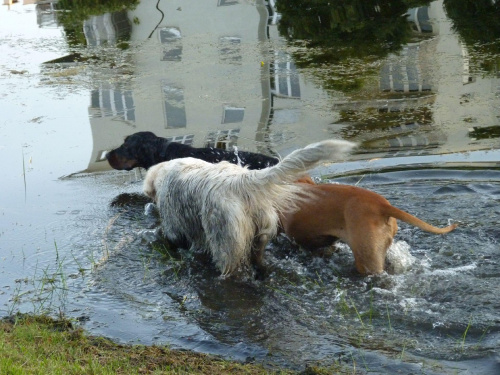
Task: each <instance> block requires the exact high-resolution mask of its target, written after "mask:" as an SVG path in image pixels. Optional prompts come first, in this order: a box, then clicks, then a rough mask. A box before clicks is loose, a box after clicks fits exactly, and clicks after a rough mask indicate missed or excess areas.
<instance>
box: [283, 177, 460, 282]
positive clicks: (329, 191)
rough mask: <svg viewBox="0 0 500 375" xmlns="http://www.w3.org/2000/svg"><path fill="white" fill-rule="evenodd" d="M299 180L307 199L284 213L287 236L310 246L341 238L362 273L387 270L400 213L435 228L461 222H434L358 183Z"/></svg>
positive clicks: (437, 231) (431, 229)
mask: <svg viewBox="0 0 500 375" xmlns="http://www.w3.org/2000/svg"><path fill="white" fill-rule="evenodd" d="M306 182H307V181H306ZM300 185H302V187H303V191H302V194H303V196H305V197H308V199H307V200H304V199H302V200H297V206H298V210H296V211H294V212H283V213H282V215H281V225H282V228H283V230H284V231H285V233H286V234H287V236H288V237H290V238H292V239H293V240H295V242H296V243H297V244H299V245H300V246H302V247H303V248H305V249H310V250H314V249H319V248H323V247H327V246H330V245H332V244H333V243H334V242H335V241H337V240H339V239H340V240H342V241H343V242H345V243H347V244H348V245H349V247H350V248H351V250H352V252H353V255H354V260H355V265H356V269H357V270H358V271H359V272H360V273H361V274H377V273H380V272H382V271H384V264H385V258H386V254H387V249H388V248H389V246H390V245H391V243H392V241H393V238H394V235H395V234H396V232H397V230H398V225H397V222H396V219H398V220H402V221H404V222H406V223H409V224H412V225H415V226H417V227H418V228H420V229H422V230H425V231H427V232H430V233H435V234H444V233H448V232H450V231H452V230H453V229H455V228H456V227H457V225H456V224H452V225H449V226H447V227H445V228H437V227H434V226H432V225H430V224H428V223H426V222H424V221H422V220H420V219H418V218H416V217H415V216H412V215H410V214H408V213H406V212H404V211H402V210H400V209H398V208H396V207H394V206H392V205H391V204H390V203H389V202H388V201H387V199H385V198H384V197H382V196H381V195H379V194H377V193H374V192H372V191H369V190H366V189H362V188H359V187H356V186H349V185H339V184H320V185H311V184H300Z"/></svg>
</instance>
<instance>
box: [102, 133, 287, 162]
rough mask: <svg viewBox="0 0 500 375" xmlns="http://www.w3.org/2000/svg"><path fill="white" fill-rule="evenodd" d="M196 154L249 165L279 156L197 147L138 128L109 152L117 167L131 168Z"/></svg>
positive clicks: (215, 160)
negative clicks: (140, 130)
mask: <svg viewBox="0 0 500 375" xmlns="http://www.w3.org/2000/svg"><path fill="white" fill-rule="evenodd" d="M186 157H193V158H197V159H202V160H205V161H207V162H209V163H218V162H220V161H223V160H225V161H228V162H230V163H233V164H238V163H239V164H240V165H242V166H246V167H248V168H249V169H263V168H267V167H270V166H273V165H275V164H277V163H278V162H279V160H278V159H277V158H274V157H271V156H266V155H262V154H257V153H254V152H247V151H238V152H236V151H228V150H223V149H218V148H212V147H206V148H195V147H192V146H188V145H184V144H182V143H176V142H171V141H169V140H168V139H166V138H162V137H157V136H156V135H155V134H154V133H152V132H139V133H134V134H132V135H129V136H128V137H126V138H125V141H124V142H123V144H122V145H121V146H120V147H118V148H116V149H114V150H111V151H110V152H108V153H107V154H106V159H108V162H109V165H111V166H112V167H113V168H114V169H118V170H127V171H130V170H131V169H134V168H136V167H142V168H145V169H149V167H151V166H153V165H155V164H158V163H161V162H163V161H169V160H172V159H178V158H186Z"/></svg>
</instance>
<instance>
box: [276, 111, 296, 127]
mask: <svg viewBox="0 0 500 375" xmlns="http://www.w3.org/2000/svg"><path fill="white" fill-rule="evenodd" d="M299 119H300V109H298V108H284V109H275V110H273V124H280V125H281V124H295V123H297V122H299Z"/></svg>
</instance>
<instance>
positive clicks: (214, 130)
mask: <svg viewBox="0 0 500 375" xmlns="http://www.w3.org/2000/svg"><path fill="white" fill-rule="evenodd" d="M160 8H161V11H162V12H163V14H164V18H162V14H161V13H159V12H158V10H156V9H155V7H152V6H150V4H145V2H141V3H140V4H139V6H138V7H137V8H136V9H134V10H133V11H129V12H128V14H127V18H128V19H129V20H135V21H134V22H133V23H130V22H129V23H128V25H131V33H130V39H131V41H132V42H139V43H141V48H140V49H137V53H135V52H134V53H133V54H132V61H131V64H132V65H133V66H134V73H133V79H132V81H131V83H130V84H126V85H123V84H112V85H104V84H100V86H99V87H98V88H96V89H94V90H93V91H92V102H91V105H90V106H89V112H90V114H91V118H90V121H91V128H92V134H93V139H94V150H93V152H92V158H91V162H90V164H89V171H93V170H101V169H107V168H109V166H108V165H107V163H106V162H103V161H101V160H102V155H104V154H105V151H106V150H109V149H111V148H113V147H117V146H119V145H120V144H121V143H122V141H123V138H124V137H125V136H126V135H129V134H131V133H134V132H137V131H142V130H149V131H153V132H154V133H156V134H157V135H158V136H162V137H166V138H171V139H173V140H175V141H178V142H183V143H188V144H192V145H193V146H196V147H202V146H212V147H221V148H231V147H232V146H238V148H239V149H243V150H244V149H248V150H253V151H255V150H256V148H257V146H256V143H255V140H256V134H259V131H260V128H261V127H264V126H265V125H266V124H267V118H268V116H269V111H270V108H269V92H270V89H269V79H268V76H267V75H265V76H266V80H265V82H266V85H263V83H262V76H263V75H264V72H265V69H266V68H267V67H266V66H264V64H262V63H261V61H264V60H265V57H264V55H263V53H265V54H267V52H268V50H267V47H265V46H263V47H258V48H256V47H255V46H259V43H258V42H259V40H260V41H263V40H265V39H266V33H265V27H266V22H267V12H266V11H265V8H264V6H257V7H256V6H255V5H251V4H248V3H246V2H244V1H237V0H231V1H228V0H219V1H218V2H216V3H213V2H206V1H199V2H197V4H196V5H193V6H189V7H182V9H181V8H179V6H178V5H175V3H174V2H168V3H165V2H163V3H160ZM113 20H117V18H116V16H110V15H107V16H100V17H99V18H96V17H92V18H91V19H89V20H88V21H86V23H85V27H86V32H85V35H86V37H87V38H88V44H89V45H99V44H100V43H99V41H100V40H107V41H110V42H112V41H113V40H114V39H116V35H117V33H118V30H119V27H120V25H122V24H125V22H115V21H113ZM137 20H138V21H139V22H136V21H137ZM200 20H205V21H206V22H200ZM152 30H154V31H153V32H152ZM292 70H293V63H292V62H290V61H288V62H287V63H286V64H284V66H283V68H281V66H280V70H279V71H277V72H276V77H278V78H277V79H278V81H279V88H280V90H291V91H286V92H287V93H288V92H290V93H291V95H292V96H293V95H297V88H298V86H297V85H295V84H294V83H290V82H291V81H290V78H291V76H290V75H289V74H290V72H291V71H292ZM292 80H293V79H292ZM127 85H128V86H127ZM283 94H285V93H283ZM299 95H300V91H299ZM263 119H264V120H263Z"/></svg>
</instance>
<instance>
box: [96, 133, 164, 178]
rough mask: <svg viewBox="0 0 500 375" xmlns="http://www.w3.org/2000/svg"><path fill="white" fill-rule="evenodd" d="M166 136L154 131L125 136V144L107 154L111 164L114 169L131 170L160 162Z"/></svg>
mask: <svg viewBox="0 0 500 375" xmlns="http://www.w3.org/2000/svg"><path fill="white" fill-rule="evenodd" d="M165 142H168V141H167V140H166V139H165V138H161V137H157V136H156V135H155V134H154V133H152V132H138V133H134V134H132V135H129V136H128V137H126V138H125V141H124V142H123V144H122V145H121V146H120V147H118V148H116V149H114V150H111V151H109V152H108V153H107V154H106V159H108V163H109V165H111V167H113V168H114V169H118V170H126V171H130V170H132V169H134V168H136V167H142V168H146V169H148V168H149V167H151V166H152V165H155V164H156V163H158V160H157V159H158V154H159V153H160V152H161V149H162V147H164V146H165V145H164V143H165Z"/></svg>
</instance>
